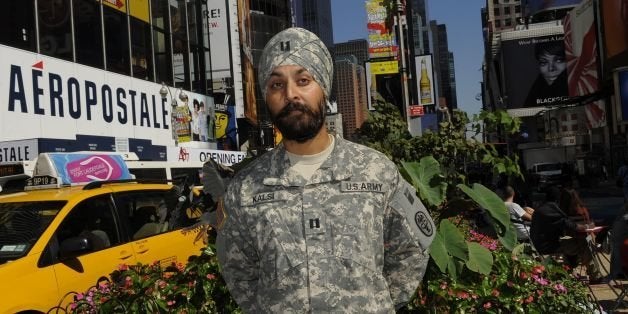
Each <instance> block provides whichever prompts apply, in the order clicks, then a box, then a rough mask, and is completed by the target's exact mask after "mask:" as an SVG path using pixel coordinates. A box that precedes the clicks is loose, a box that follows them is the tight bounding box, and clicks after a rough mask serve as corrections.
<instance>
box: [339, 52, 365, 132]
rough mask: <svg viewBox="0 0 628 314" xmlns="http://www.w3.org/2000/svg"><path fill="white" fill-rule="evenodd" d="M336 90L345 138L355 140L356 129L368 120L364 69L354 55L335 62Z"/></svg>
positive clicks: (340, 58)
mask: <svg viewBox="0 0 628 314" xmlns="http://www.w3.org/2000/svg"><path fill="white" fill-rule="evenodd" d="M333 85H334V88H333V89H334V90H336V102H337V104H338V113H340V114H342V120H343V123H342V131H343V132H344V138H346V139H349V140H351V139H353V138H354V135H355V133H356V129H358V128H360V127H361V126H362V123H364V121H365V120H366V116H367V108H366V103H365V102H364V101H365V100H366V96H365V95H360V94H361V93H366V80H365V78H364V68H363V67H362V66H361V65H359V64H358V61H357V58H356V57H355V56H353V55H348V56H342V57H338V58H337V59H336V60H335V62H334V83H333Z"/></svg>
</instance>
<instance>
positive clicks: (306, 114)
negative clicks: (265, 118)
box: [271, 100, 326, 143]
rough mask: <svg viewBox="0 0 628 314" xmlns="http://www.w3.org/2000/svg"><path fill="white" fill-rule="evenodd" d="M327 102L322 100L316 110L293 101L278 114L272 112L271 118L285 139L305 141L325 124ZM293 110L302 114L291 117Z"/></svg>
mask: <svg viewBox="0 0 628 314" xmlns="http://www.w3.org/2000/svg"><path fill="white" fill-rule="evenodd" d="M325 103H326V102H325V100H322V101H321V102H320V103H319V105H318V112H316V111H314V110H312V109H311V108H310V107H308V106H306V105H305V104H302V103H294V102H291V103H288V104H287V105H286V106H285V107H284V108H283V109H281V111H279V112H278V113H277V114H275V115H273V114H272V113H271V119H272V121H273V123H274V124H275V126H277V129H279V131H281V135H282V136H283V137H284V138H285V139H288V140H292V141H296V142H297V143H305V142H307V141H308V140H311V139H313V138H314V137H315V136H316V135H317V134H318V132H320V130H321V128H322V127H323V125H325V113H326V112H325ZM293 111H300V112H301V114H300V115H298V117H297V118H294V117H291V113H292V112H293Z"/></svg>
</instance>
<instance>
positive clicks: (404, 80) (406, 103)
mask: <svg viewBox="0 0 628 314" xmlns="http://www.w3.org/2000/svg"><path fill="white" fill-rule="evenodd" d="M396 7H397V27H398V31H399V55H400V57H401V91H402V93H403V111H404V117H405V118H406V124H407V125H408V132H410V114H409V113H408V110H409V108H410V97H409V94H408V70H407V68H406V49H405V40H404V37H403V26H402V25H401V13H403V6H402V4H401V0H397V2H396Z"/></svg>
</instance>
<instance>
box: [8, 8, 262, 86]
mask: <svg viewBox="0 0 628 314" xmlns="http://www.w3.org/2000/svg"><path fill="white" fill-rule="evenodd" d="M255 2H258V1H255ZM259 2H260V3H261V5H262V6H265V5H266V3H268V2H273V1H259ZM3 4H4V7H3V10H1V11H0V44H4V45H7V46H11V47H15V48H19V49H24V50H28V51H32V52H37V53H41V54H45V55H48V56H51V57H55V58H59V59H63V60H67V61H72V62H76V63H80V64H84V65H88V66H92V67H95V68H99V69H103V70H107V71H111V72H115V73H120V74H124V75H129V76H133V77H135V78H139V79H144V80H148V81H153V82H157V83H161V82H164V83H166V84H168V85H171V86H175V87H181V88H183V89H186V90H191V91H194V92H198V93H202V94H209V91H208V89H207V88H208V86H209V84H208V80H209V77H208V76H209V73H210V72H209V69H206V64H207V62H206V59H207V56H208V54H209V45H208V42H209V40H208V38H204V36H203V31H202V27H203V19H205V18H206V17H205V14H204V12H206V11H207V4H206V1H199V0H147V1H126V2H121V5H119V6H116V5H109V4H108V3H105V2H104V1H103V2H101V1H94V0H55V1H50V0H7V1H4V3H3ZM36 22H37V23H36ZM223 48H224V47H223ZM260 49H261V48H260Z"/></svg>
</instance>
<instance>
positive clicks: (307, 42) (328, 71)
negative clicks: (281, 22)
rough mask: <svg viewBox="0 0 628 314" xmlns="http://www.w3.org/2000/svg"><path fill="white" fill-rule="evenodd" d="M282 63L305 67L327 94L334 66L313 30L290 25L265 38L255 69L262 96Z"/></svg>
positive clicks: (329, 55)
mask: <svg viewBox="0 0 628 314" xmlns="http://www.w3.org/2000/svg"><path fill="white" fill-rule="evenodd" d="M282 65H299V66H302V67H303V68H305V69H306V70H307V71H308V72H310V74H312V76H314V79H315V80H316V82H317V83H318V84H319V85H320V86H321V88H322V89H323V92H324V93H325V96H327V97H329V94H330V93H331V82H332V78H333V76H334V65H333V62H332V59H331V54H330V53H329V50H327V47H325V44H323V42H322V41H321V40H320V39H319V38H318V37H317V36H316V35H314V33H312V32H310V31H308V30H306V29H303V28H298V27H293V28H288V29H286V30H283V31H281V32H279V33H278V34H276V35H275V36H273V38H271V39H270V41H268V44H266V47H264V51H263V52H262V56H261V58H260V60H259V65H258V69H257V70H258V72H257V77H258V79H259V84H260V87H261V88H262V94H263V95H264V99H266V83H267V82H268V79H269V78H270V74H271V73H272V72H273V70H274V69H275V68H276V67H278V66H282Z"/></svg>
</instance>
